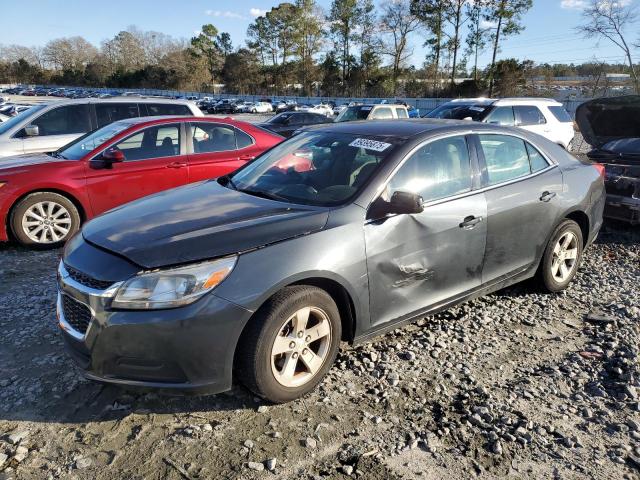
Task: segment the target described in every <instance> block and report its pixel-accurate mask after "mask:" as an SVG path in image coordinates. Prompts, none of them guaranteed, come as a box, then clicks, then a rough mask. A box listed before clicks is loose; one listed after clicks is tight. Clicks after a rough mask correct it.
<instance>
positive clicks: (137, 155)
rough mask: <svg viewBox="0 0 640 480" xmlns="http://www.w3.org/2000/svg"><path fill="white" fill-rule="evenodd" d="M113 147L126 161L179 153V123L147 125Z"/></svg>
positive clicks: (170, 155)
mask: <svg viewBox="0 0 640 480" xmlns="http://www.w3.org/2000/svg"><path fill="white" fill-rule="evenodd" d="M114 148H117V149H118V150H121V151H122V153H124V157H125V160H126V161H131V160H148V159H151V158H162V157H173V156H175V155H179V154H180V124H174V125H160V126H157V127H149V128H146V129H144V130H142V131H141V132H137V133H134V134H133V135H131V136H129V137H127V138H125V139H124V140H121V141H120V142H118V143H117V144H116V145H115V146H114Z"/></svg>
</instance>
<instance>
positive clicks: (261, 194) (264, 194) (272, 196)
mask: <svg viewBox="0 0 640 480" xmlns="http://www.w3.org/2000/svg"><path fill="white" fill-rule="evenodd" d="M238 191H239V192H242V193H246V194H248V195H253V196H254V197H262V198H266V199H268V200H277V201H280V202H288V201H289V200H287V199H286V198H284V197H281V196H280V195H278V194H276V193H271V192H265V191H264V190H251V189H250V188H242V189H239V190H238Z"/></svg>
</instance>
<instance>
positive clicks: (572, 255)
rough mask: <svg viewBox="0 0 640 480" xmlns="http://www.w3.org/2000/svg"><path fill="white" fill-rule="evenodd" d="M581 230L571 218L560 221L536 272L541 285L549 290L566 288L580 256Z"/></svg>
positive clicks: (578, 263)
mask: <svg viewBox="0 0 640 480" xmlns="http://www.w3.org/2000/svg"><path fill="white" fill-rule="evenodd" d="M582 248H583V240H582V231H581V230H580V227H579V226H578V224H577V223H576V222H574V221H573V220H565V221H564V222H562V223H561V224H560V225H559V226H558V228H556V230H555V232H554V233H553V235H552V236H551V240H550V241H549V244H548V245H547V248H546V249H545V252H544V256H543V258H542V264H541V265H540V270H539V272H538V276H539V280H540V283H541V284H542V286H543V287H544V288H545V289H546V290H548V291H550V292H559V291H560V290H564V289H565V288H567V286H568V285H569V283H571V280H573V277H575V275H576V273H577V271H578V266H579V265H580V260H581V258H582Z"/></svg>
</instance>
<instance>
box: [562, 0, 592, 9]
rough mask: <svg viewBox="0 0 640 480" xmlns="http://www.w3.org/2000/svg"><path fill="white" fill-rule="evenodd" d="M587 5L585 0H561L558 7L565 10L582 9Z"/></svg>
mask: <svg viewBox="0 0 640 480" xmlns="http://www.w3.org/2000/svg"><path fill="white" fill-rule="evenodd" d="M586 6H587V2H586V1H585V0H561V1H560V7H561V8H564V9H566V10H574V9H582V8H584V7H586Z"/></svg>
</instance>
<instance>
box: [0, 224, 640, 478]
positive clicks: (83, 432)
mask: <svg viewBox="0 0 640 480" xmlns="http://www.w3.org/2000/svg"><path fill="white" fill-rule="evenodd" d="M59 255H60V252H59V251H37V252H32V251H27V250H23V249H20V248H17V247H14V246H1V247H0V278H1V279H2V282H0V327H1V328H2V331H3V335H2V336H1V337H0V479H13V478H16V479H44V478H64V479H121V478H127V479H176V480H177V479H183V480H184V479H193V480H196V479H253V478H257V479H260V478H295V479H314V480H315V479H341V478H348V477H353V478H362V479H401V478H402V479H413V478H424V479H447V480H448V479H452V478H453V479H462V478H464V479H466V478H475V477H478V478H513V479H517V478H536V479H538V478H562V479H571V478H576V479H577V478H597V479H621V478H640V403H639V398H638V393H639V392H640V388H639V387H640V371H639V366H638V349H639V345H640V342H639V339H640V328H639V321H640V295H639V294H638V279H639V278H640V229H638V228H635V229H631V228H629V227H627V226H625V225H622V224H612V225H608V226H606V227H605V229H604V230H603V232H602V233H601V235H600V238H599V240H598V242H597V244H595V245H594V246H592V247H591V248H590V249H589V250H588V251H587V252H586V254H585V258H584V262H583V265H582V267H581V269H580V272H579V275H578V276H577V278H576V280H575V282H574V283H573V284H572V286H571V287H570V288H569V289H568V290H567V291H566V292H564V293H562V294H559V295H545V294H541V293H537V290H536V289H535V287H534V286H532V285H530V284H524V285H518V286H516V287H513V288H509V289H507V290H504V291H501V292H498V293H496V294H493V295H490V296H488V297H486V298H483V299H479V300H475V301H472V302H468V303H465V304H463V305H461V306H459V307H456V308H453V309H451V310H449V311H447V312H444V313H442V314H439V315H436V316H434V317H430V318H427V319H424V320H421V321H419V322H417V323H414V324H412V325H409V326H407V327H404V328H402V329H398V330H396V331H394V332H392V333H390V334H387V335H386V336H383V337H380V338H379V339H377V340H375V341H373V342H371V343H367V344H364V345H360V346H357V347H349V346H347V345H344V346H343V351H342V353H341V354H340V356H339V358H338V361H337V363H336V365H335V367H334V368H333V369H332V370H331V372H330V375H329V376H328V378H327V379H326V380H325V381H324V382H323V383H322V384H321V386H320V388H319V389H317V391H315V392H314V393H312V394H311V395H309V396H307V397H306V398H304V399H302V400H299V401H296V402H293V403H290V404H286V405H278V406H274V405H269V404H265V403H263V402H261V401H260V400H259V399H257V398H254V397H253V396H252V395H251V394H250V393H248V391H246V390H245V389H244V388H243V387H241V386H237V387H235V388H234V389H233V390H232V391H231V392H228V393H226V394H221V395H217V396H207V397H187V398H185V397H167V396H163V395H160V394H158V393H155V392H150V393H144V392H128V391H125V390H122V389H120V388H116V387H112V386H104V385H101V384H98V383H94V382H91V381H87V380H84V379H83V378H82V376H81V375H80V373H79V372H78V371H77V370H76V368H75V367H74V366H73V364H72V362H71V361H70V360H69V359H68V357H67V355H66V353H65V351H64V348H63V345H62V340H61V338H60V337H59V335H58V331H57V328H58V327H57V325H56V320H55V312H54V310H55V308H54V303H55V294H56V287H55V274H54V272H55V267H56V264H57V262H58V258H59Z"/></svg>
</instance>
